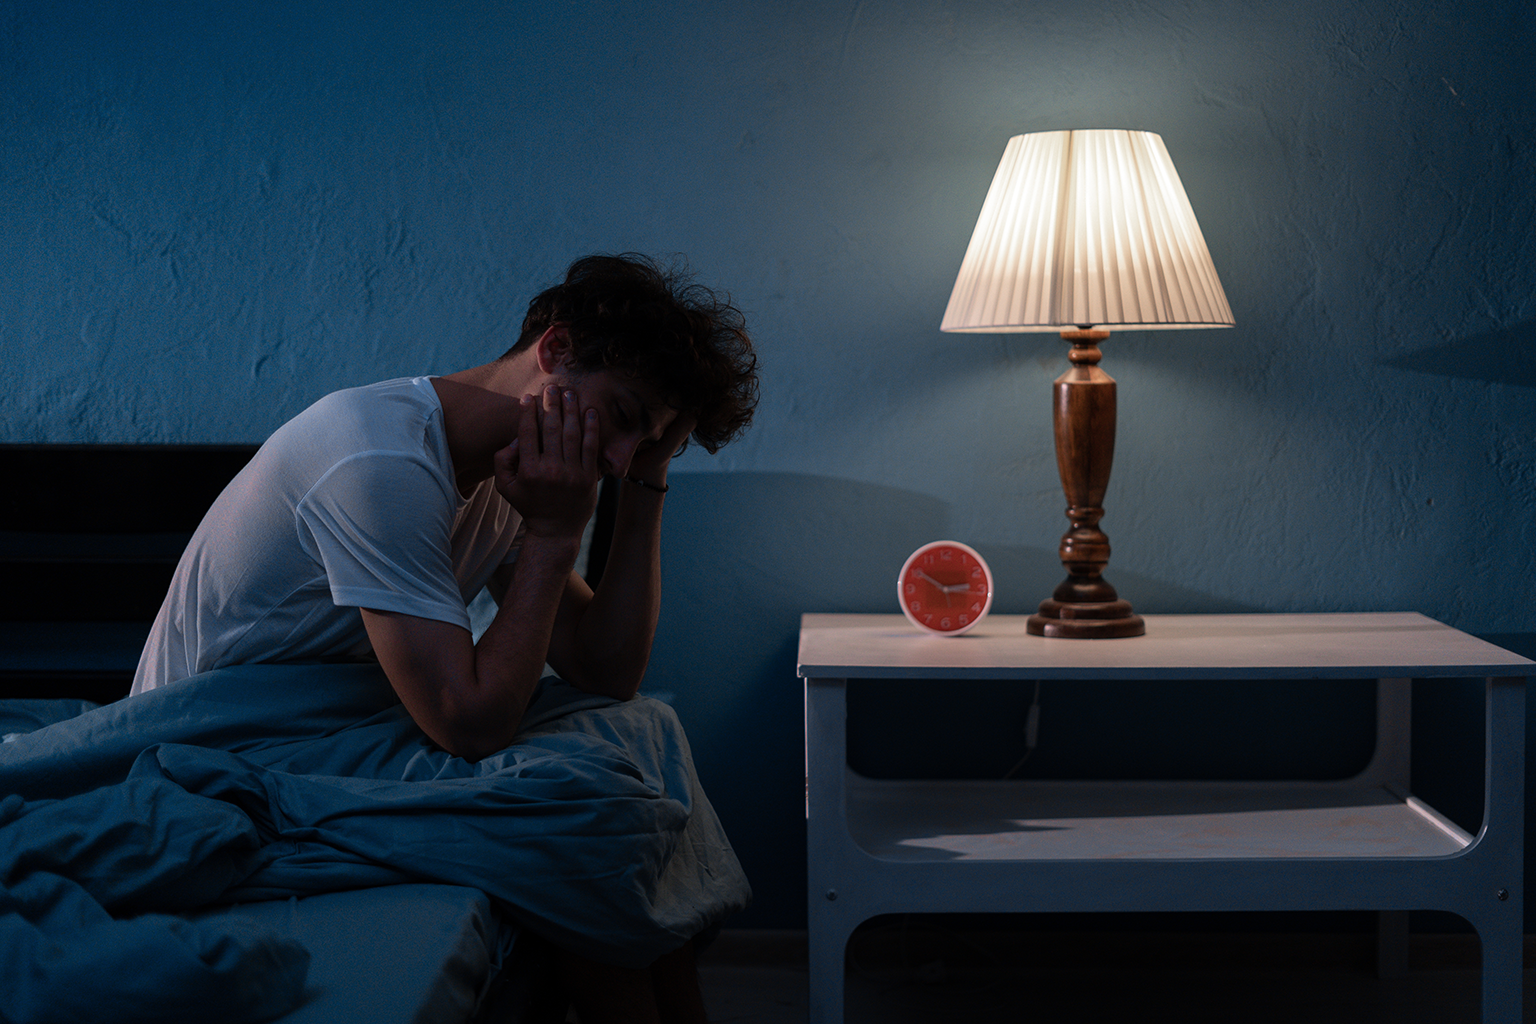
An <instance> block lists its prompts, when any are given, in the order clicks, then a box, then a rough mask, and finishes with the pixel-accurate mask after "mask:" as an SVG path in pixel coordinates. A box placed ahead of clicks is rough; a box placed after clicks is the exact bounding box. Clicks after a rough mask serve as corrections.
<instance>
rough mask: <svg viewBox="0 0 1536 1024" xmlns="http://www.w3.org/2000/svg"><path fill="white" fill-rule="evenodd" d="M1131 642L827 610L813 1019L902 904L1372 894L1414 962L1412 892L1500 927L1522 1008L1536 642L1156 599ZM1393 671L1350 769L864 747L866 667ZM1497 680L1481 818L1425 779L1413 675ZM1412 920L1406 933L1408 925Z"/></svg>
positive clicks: (813, 791) (939, 909)
mask: <svg viewBox="0 0 1536 1024" xmlns="http://www.w3.org/2000/svg"><path fill="white" fill-rule="evenodd" d="M1146 620H1147V635H1146V636H1144V637H1137V638H1128V639H1118V640H1068V639H1046V638H1042V637H1033V636H1029V635H1028V634H1027V633H1026V632H1025V628H1024V622H1025V620H1024V617H1022V616H992V617H991V618H989V619H988V620H987V621H986V622H984V623H983V624H982V625H981V626H980V627H978V628H977V629H976V630H974V631H973V632H971V633H969V634H967V635H965V636H962V637H953V638H949V637H931V636H927V635H924V634H920V633H918V632H917V631H916V630H914V629H913V628H912V627H911V626H910V625H908V624H907V623H906V621H905V619H903V618H902V617H901V616H900V615H815V614H811V615H806V616H804V617H803V619H802V623H801V631H800V656H799V675H800V677H801V678H802V679H804V680H805V716H806V717H805V736H806V818H807V837H808V838H807V854H808V867H809V885H810V891H809V907H808V909H809V921H808V925H809V938H810V1010H811V1013H810V1019H811V1022H812V1024H836V1022H840V1021H841V1020H842V1016H843V983H844V977H843V971H844V955H845V950H846V947H847V942H848V939H849V937H850V936H851V935H852V933H853V931H854V929H855V928H856V927H858V925H859V924H860V923H862V922H863V921H866V920H868V919H870V918H872V917H875V916H878V915H882V914H895V913H966V912H970V913H986V912H1036V913H1048V912H1143V911H1170V910H1173V911H1276V910H1286V911H1296V910H1316V911H1329V910H1374V911H1383V912H1386V913H1384V914H1383V916H1382V917H1383V921H1384V922H1390V926H1389V925H1387V924H1384V926H1383V929H1382V936H1383V944H1382V947H1381V951H1380V956H1381V963H1382V966H1383V967H1384V968H1385V969H1386V970H1387V971H1388V972H1389V973H1390V971H1391V968H1392V967H1393V966H1394V965H1395V966H1398V967H1402V966H1405V965H1406V929H1405V922H1406V915H1407V912H1408V911H1410V910H1445V911H1450V912H1453V913H1456V914H1459V915H1460V916H1462V917H1463V918H1465V919H1466V920H1467V921H1468V922H1470V923H1471V924H1472V926H1473V927H1474V928H1475V929H1476V931H1477V933H1478V936H1479V938H1480V939H1481V941H1482V951H1483V971H1482V1007H1483V1020H1484V1021H1485V1022H1489V1024H1493V1022H1500V1024H1502V1022H1510V1024H1514V1022H1517V1021H1519V1020H1520V1019H1521V1001H1522V991H1521V969H1522V932H1523V905H1524V900H1523V891H1522V871H1523V856H1524V831H1523V830H1524V784H1525V689H1524V683H1525V679H1526V677H1528V676H1530V675H1533V674H1536V662H1531V661H1528V660H1526V659H1525V658H1521V657H1519V656H1518V655H1515V654H1512V653H1510V652H1508V651H1505V650H1503V649H1501V648H1498V647H1495V646H1493V645H1491V644H1487V643H1484V642H1483V641H1481V640H1478V639H1476V638H1475V637H1472V636H1469V635H1467V634H1465V633H1462V632H1460V631H1458V630H1454V629H1452V628H1450V627H1449V626H1445V625H1443V624H1441V623H1438V622H1436V621H1434V620H1432V619H1429V618H1426V617H1424V616H1422V615H1419V614H1417V613H1411V612H1406V613H1340V614H1317V615H1182V616H1180V615H1170V616H1156V615H1149V616H1146ZM852 678H860V679H933V680H943V679H986V680H1019V681H1021V682H1024V681H1034V680H1066V681H1071V680H1130V681H1136V680H1141V681H1147V682H1155V681H1173V680H1230V681H1233V682H1234V684H1240V682H1241V681H1243V680H1255V679H1341V680H1342V679H1376V680H1378V681H1379V682H1378V700H1377V747H1376V751H1375V754H1374V755H1373V757H1372V759H1371V761H1370V763H1369V764H1368V765H1367V767H1366V768H1365V769H1364V771H1362V772H1361V773H1360V774H1359V775H1357V776H1355V777H1353V778H1350V779H1345V780H1340V781H1337V782H1282V783H1270V782H1261V783H1253V782H1249V783H1227V782H1214V783H1213V782H1112V783H1105V782H1084V781H1077V782H1044V781H1029V780H1010V781H985V780H983V781H959V782H951V781H937V780H919V781H909V780H875V779H869V778H864V777H862V776H860V775H858V774H857V773H855V772H853V771H852V770H851V769H850V768H849V767H848V763H847V734H846V724H847V700H846V686H845V684H846V681H847V680H848V679H852ZM1425 678H1481V679H1485V680H1486V693H1487V715H1486V730H1487V738H1486V739H1487V742H1486V771H1485V788H1484V814H1483V825H1482V828H1481V829H1480V830H1479V832H1478V834H1477V835H1476V836H1471V835H1468V834H1467V833H1466V832H1464V831H1462V830H1461V829H1460V828H1458V827H1457V826H1456V825H1455V824H1453V823H1452V822H1450V821H1449V820H1447V819H1446V818H1445V817H1443V816H1442V815H1441V814H1439V813H1438V812H1437V811H1435V810H1434V809H1433V808H1431V807H1429V806H1428V805H1426V804H1424V803H1423V802H1422V801H1420V800H1418V799H1417V798H1415V797H1413V796H1412V794H1411V793H1410V792H1409V790H1408V778H1409V775H1408V769H1409V719H1410V701H1409V694H1410V685H1411V681H1412V680H1413V679H1425ZM1394 935H1397V936H1398V938H1397V940H1396V941H1394V940H1393V936H1394Z"/></svg>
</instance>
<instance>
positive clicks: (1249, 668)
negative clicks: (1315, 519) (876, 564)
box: [798, 612, 1536, 680]
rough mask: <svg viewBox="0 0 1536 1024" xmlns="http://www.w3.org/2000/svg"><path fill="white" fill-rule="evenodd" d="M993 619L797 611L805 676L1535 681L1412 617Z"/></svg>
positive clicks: (1531, 667) (1514, 665)
mask: <svg viewBox="0 0 1536 1024" xmlns="http://www.w3.org/2000/svg"><path fill="white" fill-rule="evenodd" d="M1027 618H1028V617H1027V616H1023V615H993V616H989V617H988V618H987V619H986V620H985V621H983V622H982V623H981V624H980V625H979V626H977V627H976V628H975V629H973V630H972V631H971V632H969V633H965V634H963V635H961V636H933V635H930V634H927V633H923V632H921V631H919V630H918V629H916V628H915V627H914V626H912V625H911V624H910V623H909V622H907V620H906V618H905V617H903V616H901V615H844V614H807V615H804V616H802V618H801V624H800V654H799V666H798V671H799V674H800V676H801V677H802V678H806V679H848V678H872V679H897V678H910V679H935V678H942V679H966V678H976V679H1102V678H1114V679H1187V680H1193V679H1239V678H1241V679H1302V678H1313V679H1375V678H1398V677H1406V678H1433V677H1467V678H1472V677H1479V678H1482V677H1494V676H1498V677H1514V676H1531V675H1536V662H1533V661H1530V660H1528V659H1526V658H1522V657H1521V656H1520V655H1518V654H1514V653H1512V652H1510V651H1506V650H1504V649H1503V648H1501V647H1496V646H1494V645H1493V644H1490V643H1487V642H1485V641H1483V640H1479V639H1477V638H1476V637H1474V636H1471V635H1470V634H1467V633H1463V632H1461V631H1460V630H1457V629H1452V628H1451V627H1450V626H1447V625H1444V624H1443V623H1440V622H1436V621H1435V620H1434V619H1431V618H1428V617H1426V616H1424V615H1420V614H1419V613H1417V612H1330V613H1315V614H1251V615H1147V616H1144V618H1145V619H1146V623H1147V633H1146V635H1145V636H1140V637H1127V638H1122V639H1114V640H1071V639H1060V638H1047V637H1037V636H1030V635H1029V634H1028V633H1027V632H1026V631H1025V623H1026V621H1027Z"/></svg>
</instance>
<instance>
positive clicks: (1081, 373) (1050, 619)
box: [1027, 328, 1147, 640]
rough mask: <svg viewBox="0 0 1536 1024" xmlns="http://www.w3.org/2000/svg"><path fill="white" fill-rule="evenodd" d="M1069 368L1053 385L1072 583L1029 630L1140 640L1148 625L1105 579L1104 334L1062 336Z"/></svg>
mask: <svg viewBox="0 0 1536 1024" xmlns="http://www.w3.org/2000/svg"><path fill="white" fill-rule="evenodd" d="M1061 336H1062V338H1063V339H1064V340H1066V341H1069V342H1071V343H1072V352H1071V353H1070V355H1069V356H1068V358H1069V359H1071V360H1072V368H1071V369H1069V370H1068V371H1067V372H1066V373H1064V374H1062V375H1061V376H1060V377H1058V378H1057V379H1056V384H1055V398H1056V409H1055V424H1056V468H1057V470H1058V471H1059V472H1060V473H1061V486H1062V490H1063V491H1065V492H1066V495H1067V519H1068V521H1069V522H1070V523H1071V524H1072V525H1071V528H1070V529H1068V530H1067V532H1066V535H1065V536H1063V537H1062V538H1061V564H1062V565H1063V566H1064V567H1065V568H1066V570H1067V578H1066V579H1065V580H1063V581H1062V583H1061V585H1060V586H1058V587H1057V588H1056V590H1055V592H1054V593H1053V594H1052V595H1051V596H1050V597H1049V598H1048V599H1046V600H1044V601H1041V602H1040V611H1039V614H1036V615H1031V616H1030V617H1029V623H1028V625H1027V628H1028V630H1029V632H1030V633H1032V634H1033V635H1035V636H1051V637H1067V638H1071V639H1078V640H1096V639H1109V638H1113V637H1129V636H1142V635H1144V634H1145V633H1146V631H1147V625H1146V623H1145V622H1143V621H1142V618H1141V616H1140V615H1137V614H1135V613H1134V612H1132V611H1131V603H1130V602H1129V601H1122V600H1121V599H1120V595H1119V594H1117V593H1115V588H1114V587H1112V586H1110V585H1109V582H1108V581H1107V580H1105V579H1104V578H1103V572H1104V567H1105V566H1107V565H1108V564H1109V538H1108V537H1107V536H1105V534H1104V531H1103V530H1101V529H1099V519H1100V518H1102V517H1103V515H1104V491H1105V489H1106V488H1107V487H1108V486H1109V469H1110V465H1111V463H1112V462H1113V461H1114V457H1115V382H1114V380H1113V378H1111V377H1110V376H1109V374H1107V373H1105V372H1104V371H1103V370H1101V369H1099V359H1100V358H1101V356H1102V353H1101V352H1100V351H1099V346H1098V343H1099V342H1101V341H1103V340H1104V339H1105V338H1108V337H1109V332H1108V331H1105V330H1090V329H1081V328H1080V329H1077V330H1071V329H1069V330H1064V331H1062V332H1061Z"/></svg>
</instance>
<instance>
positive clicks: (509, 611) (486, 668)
mask: <svg viewBox="0 0 1536 1024" xmlns="http://www.w3.org/2000/svg"><path fill="white" fill-rule="evenodd" d="M579 549H580V542H579V540H577V541H566V540H559V541H550V540H544V539H541V538H537V537H527V538H525V539H524V542H523V547H522V550H521V551H519V552H518V557H517V561H516V562H515V563H513V565H512V572H511V578H510V579H509V580H508V581H507V586H506V589H505V593H504V594H502V595H501V600H500V602H499V605H500V607H499V608H498V609H497V612H496V617H495V618H494V619H492V620H491V624H490V625H489V626H487V627H486V630H485V632H484V633H482V634H481V636H480V640H479V642H478V643H476V644H475V676H476V679H477V681H478V683H479V685H480V686H481V687H484V688H488V689H494V690H500V691H502V692H505V693H507V694H521V698H522V699H521V703H520V704H519V705H518V708H517V714H518V717H519V718H520V717H521V716H522V712H523V710H524V709H525V708H526V707H527V703H528V697H529V695H530V694H531V693H532V692H533V686H534V684H535V683H537V682H538V681H539V678H540V676H541V675H543V671H544V663H545V659H546V658H547V657H548V653H549V639H550V634H551V633H552V632H553V629H554V623H555V616H556V614H557V613H558V611H559V608H560V601H561V599H562V597H563V595H564V594H565V588H566V584H567V581H568V580H569V579H570V576H571V569H572V567H573V566H574V565H575V563H576V554H577V552H578V550H579ZM514 699H515V698H514Z"/></svg>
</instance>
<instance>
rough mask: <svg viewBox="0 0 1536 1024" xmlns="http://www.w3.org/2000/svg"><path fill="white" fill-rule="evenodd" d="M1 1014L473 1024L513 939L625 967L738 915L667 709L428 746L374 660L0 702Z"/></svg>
mask: <svg viewBox="0 0 1536 1024" xmlns="http://www.w3.org/2000/svg"><path fill="white" fill-rule="evenodd" d="M0 734H4V736H5V742H3V743H0V794H4V796H3V798H0V948H4V949H6V950H7V953H8V955H7V956H6V957H4V958H0V1017H4V1018H6V1019H9V1020H11V1021H13V1022H16V1024H32V1022H44V1021H55V1020H58V1021H88V1020H112V1021H119V1022H128V1021H139V1020H144V1021H149V1020H167V1019H177V1020H218V1021H229V1022H237V1021H256V1020H267V1019H273V1018H276V1019H282V1020H285V1021H287V1020H291V1021H304V1020H314V1021H319V1020H325V1021H338V1020H354V1019H355V1020H360V1021H361V1020H369V1021H393V1020H401V1021H407V1020H413V1021H450V1020H459V1021H461V1020H471V1019H474V1018H475V1016H476V1014H477V1013H479V1014H484V1013H486V1012H487V1010H488V1007H490V1006H492V1005H493V1004H495V1005H497V1006H499V1007H501V1008H505V1007H506V1006H509V1005H513V1004H515V1002H516V1001H515V1000H514V999H509V998H507V997H506V990H505V986H503V987H502V989H501V992H500V997H501V998H500V999H499V1001H498V1000H497V999H494V998H492V994H493V993H494V992H496V991H497V986H496V984H495V983H496V982H497V980H498V979H504V978H505V977H506V976H507V974H506V972H507V970H508V968H509V965H515V963H516V960H517V955H516V953H517V945H518V940H519V938H520V937H521V936H537V937H538V939H539V941H540V942H552V943H554V944H557V945H560V946H563V947H565V948H569V949H572V950H575V951H576V952H579V953H582V954H584V955H587V956H590V957H592V958H594V959H597V960H601V961H604V962H608V963H614V964H618V965H620V966H629V967H641V966H644V965H646V964H648V963H649V962H650V961H651V960H653V959H654V958H655V957H656V956H658V955H660V954H661V953H663V952H666V951H668V950H670V949H674V948H676V947H677V946H679V945H681V944H682V943H683V942H684V941H686V940H687V939H689V938H691V937H693V936H695V935H698V934H700V933H702V932H705V931H707V930H708V929H710V928H711V927H713V926H715V925H717V924H718V923H719V922H720V921H721V920H722V919H724V918H725V917H726V916H728V915H729V914H730V913H732V912H734V911H735V910H737V909H739V908H741V907H743V906H745V904H746V902H747V901H748V899H749V898H750V890H749V889H748V886H747V883H746V880H745V878H744V877H743V876H742V874H741V869H740V866H739V864H738V863H737V861H736V858H735V855H734V853H733V851H732V850H731V848H730V844H729V842H728V841H727V839H726V837H725V835H724V832H723V831H722V829H721V827H720V824H719V822H718V820H717V819H716V817H715V815H714V812H713V810H712V809H711V808H710V806H709V803H708V800H707V799H706V798H705V796H704V793H703V791H702V789H701V788H700V786H699V783H698V779H697V777H696V775H695V774H694V771H693V766H692V759H691V756H690V754H689V751H688V746H687V740H686V737H685V736H684V735H683V732H682V729H681V727H680V726H679V724H678V722H677V719H676V717H675V715H674V714H673V713H672V711H671V709H670V708H668V707H667V706H666V705H665V704H662V703H660V702H658V701H655V700H652V699H650V698H646V697H640V698H636V699H635V700H632V701H625V702H616V701H612V700H608V699H605V698H597V697H592V696H590V695H587V694H584V693H581V692H580V691H577V690H575V689H574V688H572V687H569V686H567V685H566V684H564V683H562V682H560V681H559V680H558V679H553V678H551V679H547V680H545V681H544V682H543V683H541V684H540V688H539V690H538V692H537V693H536V695H535V698H534V700H533V702H532V703H531V704H530V707H529V711H528V714H527V715H526V717H525V720H524V725H523V728H522V730H521V732H520V733H519V736H518V739H517V741H516V742H515V743H514V744H513V745H512V746H510V747H508V748H507V749H506V750H505V751H503V752H501V753H499V754H497V755H494V756H493V757H490V758H486V759H485V760H483V761H480V762H478V763H474V764H471V763H468V762H465V761H463V760H461V759H458V758H454V757H452V756H451V755H448V754H447V753H445V752H443V751H441V750H439V749H437V748H435V747H433V746H432V745H431V744H430V743H429V742H428V741H426V740H425V738H424V737H423V736H422V735H421V733H420V731H419V730H418V729H417V728H416V727H415V725H414V723H412V722H411V720H410V718H409V716H408V715H406V714H405V712H404V710H403V709H402V708H401V707H400V705H399V704H398V702H397V701H396V700H395V697H394V694H393V691H392V690H391V689H390V687H389V684H388V682H387V680H385V679H384V677H383V675H382V673H381V672H380V671H379V670H378V668H377V667H376V666H372V665H355V664H352V665H248V666H241V667H237V668H230V669H224V670H220V671H217V672H212V673H208V674H206V675H203V676H198V677H195V678H193V679H190V680H185V681H183V682H182V683H180V684H178V685H176V686H173V687H164V688H161V689H158V690H154V691H151V692H150V693H147V694H144V695H142V696H140V697H137V698H134V699H133V700H128V701H118V702H115V703H112V704H106V705H101V706H92V705H90V704H88V703H85V702H80V701H36V700H33V701H25V700H24V701H10V702H3V703H0Z"/></svg>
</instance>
